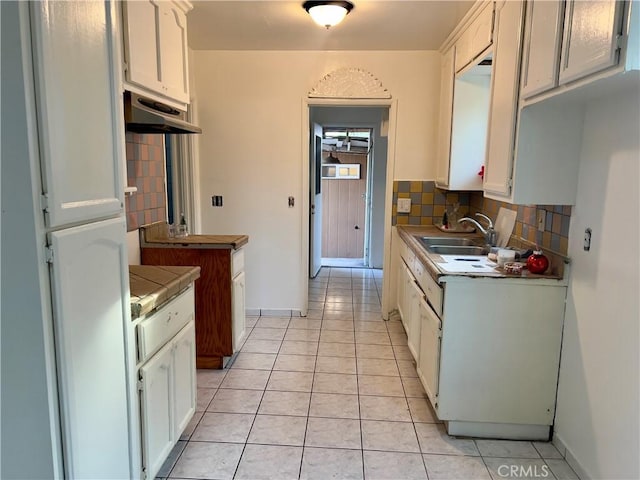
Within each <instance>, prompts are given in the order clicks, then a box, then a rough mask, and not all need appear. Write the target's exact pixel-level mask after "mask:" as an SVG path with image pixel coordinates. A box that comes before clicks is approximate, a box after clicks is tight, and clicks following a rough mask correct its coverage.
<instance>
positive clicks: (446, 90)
mask: <svg viewBox="0 0 640 480" xmlns="http://www.w3.org/2000/svg"><path fill="white" fill-rule="evenodd" d="M455 55H456V49H455V47H452V48H451V49H449V50H448V51H447V52H446V53H445V54H444V55H443V56H442V64H441V66H440V126H439V129H438V159H437V163H436V183H437V184H438V186H442V187H446V186H448V185H449V161H450V158H451V126H452V119H453V95H454V91H453V85H454V81H455V66H454V63H455Z"/></svg>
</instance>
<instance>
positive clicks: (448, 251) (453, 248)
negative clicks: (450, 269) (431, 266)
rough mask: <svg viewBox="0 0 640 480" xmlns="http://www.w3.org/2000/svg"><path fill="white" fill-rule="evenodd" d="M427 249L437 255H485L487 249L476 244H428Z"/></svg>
mask: <svg viewBox="0 0 640 480" xmlns="http://www.w3.org/2000/svg"><path fill="white" fill-rule="evenodd" d="M427 250H428V251H429V252H431V253H436V254H438V255H486V254H487V253H489V252H488V249H487V248H485V247H479V246H477V245H430V246H427Z"/></svg>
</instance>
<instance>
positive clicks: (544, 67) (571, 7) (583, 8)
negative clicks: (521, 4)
mask: <svg viewBox="0 0 640 480" xmlns="http://www.w3.org/2000/svg"><path fill="white" fill-rule="evenodd" d="M631 8H634V6H633V5H631V4H630V3H629V2H622V1H619V0H618V1H616V0H606V1H595V0H594V1H566V2H564V1H560V0H553V1H544V0H533V1H530V2H527V15H526V27H525V41H524V54H523V55H524V56H523V62H522V85H521V98H522V100H523V101H525V103H532V102H537V101H539V100H541V99H544V98H547V97H550V96H553V95H556V94H558V93H563V92H565V91H568V90H571V89H574V88H576V87H581V86H584V85H588V84H590V83H594V81H596V80H598V79H599V78H601V77H603V76H608V75H613V74H616V73H620V72H621V71H622V72H624V71H625V70H630V69H631V70H633V69H637V68H638V65H637V61H636V57H637V55H638V46H637V45H636V44H637V43H638V40H637V38H632V37H631V36H630V33H633V35H636V36H637V32H631V30H637V28H638V25H637V23H638V19H637V17H638V13H637V12H634V14H633V15H631V14H630V9H631ZM635 8H636V10H637V7H635ZM633 17H635V20H634V19H633ZM634 22H635V24H634ZM632 24H633V25H632ZM630 27H632V28H630ZM621 58H624V59H625V60H626V63H625V61H622V62H621ZM620 63H622V64H623V65H622V66H621V68H617V67H618V65H619V64H620ZM542 94H545V95H542ZM533 97H535V98H533Z"/></svg>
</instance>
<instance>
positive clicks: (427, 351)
mask: <svg viewBox="0 0 640 480" xmlns="http://www.w3.org/2000/svg"><path fill="white" fill-rule="evenodd" d="M418 317H419V318H420V358H419V359H418V375H419V377H420V380H421V381H422V385H423V386H424V390H425V392H427V396H428V397H429V400H431V403H432V404H433V406H434V407H435V406H436V404H437V403H438V398H437V397H438V376H439V374H440V341H441V338H442V334H441V332H442V330H441V325H442V324H441V322H440V319H439V318H438V316H437V315H436V314H435V312H434V311H433V310H432V309H431V307H430V306H429V304H427V302H426V301H424V300H422V301H421V302H420V303H419V315H418Z"/></svg>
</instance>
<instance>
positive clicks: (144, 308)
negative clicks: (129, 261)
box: [129, 265, 200, 320]
mask: <svg viewBox="0 0 640 480" xmlns="http://www.w3.org/2000/svg"><path fill="white" fill-rule="evenodd" d="M198 278H200V267H165V266H153V265H129V289H130V294H131V320H135V319H137V318H139V317H142V316H144V315H146V314H147V313H149V312H151V311H152V310H154V309H155V308H157V307H159V306H160V305H162V304H163V303H165V302H166V301H167V300H169V299H170V298H171V297H173V296H174V295H176V294H177V293H179V292H181V291H182V290H184V289H185V288H187V287H188V286H189V284H190V283H192V282H193V281H195V280H197V279H198Z"/></svg>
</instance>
